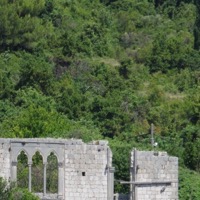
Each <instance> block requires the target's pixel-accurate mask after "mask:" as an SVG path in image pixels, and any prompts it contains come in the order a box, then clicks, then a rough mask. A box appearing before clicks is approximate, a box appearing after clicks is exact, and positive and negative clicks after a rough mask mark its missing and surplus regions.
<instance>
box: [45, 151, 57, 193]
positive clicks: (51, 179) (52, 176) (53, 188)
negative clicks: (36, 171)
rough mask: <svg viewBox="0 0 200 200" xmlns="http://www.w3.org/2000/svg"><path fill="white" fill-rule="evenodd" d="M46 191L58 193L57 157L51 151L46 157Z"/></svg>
mask: <svg viewBox="0 0 200 200" xmlns="http://www.w3.org/2000/svg"><path fill="white" fill-rule="evenodd" d="M46 183H47V185H46V189H47V193H58V159H57V157H56V155H55V154H54V153H53V152H52V153H51V154H50V155H49V156H48V158H47V178H46Z"/></svg>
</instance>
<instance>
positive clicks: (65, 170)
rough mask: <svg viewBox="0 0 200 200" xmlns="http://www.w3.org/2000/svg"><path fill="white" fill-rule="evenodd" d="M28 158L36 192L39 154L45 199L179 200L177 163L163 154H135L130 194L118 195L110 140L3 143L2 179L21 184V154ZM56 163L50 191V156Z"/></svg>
mask: <svg viewBox="0 0 200 200" xmlns="http://www.w3.org/2000/svg"><path fill="white" fill-rule="evenodd" d="M22 152H23V153H24V155H25V156H26V157H27V171H28V177H27V188H28V189H29V191H32V192H35V191H33V184H32V182H33V180H34V178H35V177H34V173H33V172H34V169H35V168H34V161H33V160H34V159H33V158H34V156H35V155H36V154H40V156H41V165H42V179H43V180H42V187H41V188H40V189H41V191H42V192H41V191H40V192H39V193H37V195H38V196H39V197H40V198H41V199H51V200H55V199H62V200H113V199H117V200H120V199H126V200H128V199H130V200H177V199H178V159H177V158H175V157H170V156H168V155H167V154H166V153H162V152H158V153H155V152H151V151H149V152H143V151H137V150H133V151H132V152H131V159H130V160H131V166H130V182H123V181H121V184H129V185H130V188H131V191H130V194H128V195H121V194H114V167H112V152H111V150H110V148H109V146H108V142H107V141H96V142H91V143H88V144H86V143H83V142H82V141H81V140H66V139H41V138H40V139H3V138H2V139H0V177H3V178H5V179H7V180H10V181H15V182H17V179H18V170H19V155H21V153H22ZM50 155H53V156H54V157H55V159H56V163H57V166H56V169H57V179H56V181H57V189H56V191H54V192H51V191H50V190H49V189H48V187H49V186H48V177H49V176H48V172H49V168H48V166H49V165H50V163H49V162H50V161H49V156H50Z"/></svg>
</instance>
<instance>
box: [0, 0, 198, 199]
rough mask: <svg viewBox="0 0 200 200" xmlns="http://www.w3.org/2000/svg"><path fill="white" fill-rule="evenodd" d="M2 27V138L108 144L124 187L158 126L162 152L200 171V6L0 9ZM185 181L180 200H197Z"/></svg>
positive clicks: (23, 1)
mask: <svg viewBox="0 0 200 200" xmlns="http://www.w3.org/2000/svg"><path fill="white" fill-rule="evenodd" d="M0 21H1V24H0V137H21V138H23V137H55V138H58V137H63V138H78V139H83V140H84V141H91V140H97V139H104V138H107V139H108V140H110V143H111V147H112V149H113V152H114V164H115V167H116V168H117V170H118V171H117V173H116V179H124V180H127V178H128V177H129V175H128V168H129V167H128V161H127V160H126V159H127V158H128V153H129V151H130V149H131V148H133V147H138V148H140V149H148V148H149V143H150V140H149V129H150V124H151V123H154V125H155V139H156V141H158V143H159V150H166V151H168V152H169V153H170V154H172V155H175V156H178V157H179V161H180V165H181V166H183V167H188V168H190V169H193V170H196V171H199V153H198V149H199V131H198V130H199V124H200V121H199V113H200V106H199V102H200V99H199V98H200V96H199V94H200V91H199V85H200V82H199V77H200V71H199V68H200V66H199V63H200V60H199V59H200V56H199V54H200V53H199V51H198V49H199V2H198V1H192V0H173V1H172V0H166V1H163V0H155V1H153V0H141V1H139V0H124V1H120V0H100V1H99V0H93V1H92V0H90V1H88V0H81V1H78V0H73V1H64V0H32V1H31V0H18V1H14V0H12V1H10V0H9V1H8V0H2V1H0ZM124 155H127V156H124ZM23 159H24V158H23ZM121 163H127V165H124V166H122V165H121ZM23 167H24V165H23V163H22V164H21V166H19V168H20V169H22V168H23ZM183 172H184V171H183ZM181 173H182V172H181ZM26 176H27V169H26V167H25V168H24V170H22V173H21V180H23V179H24V178H25V177H26ZM52 176H56V174H53V175H52ZM182 181H183V182H182ZM185 181H186V180H185V179H182V178H181V182H180V184H181V187H180V189H181V190H180V199H184V198H186V199H189V198H192V199H195V198H196V199H198V198H200V197H199V196H198V193H196V191H195V192H194V193H192V195H193V196H191V197H190V196H187V195H185V192H186V191H189V189H187V188H186V186H185V185H184V184H185ZM52 182H53V181H52ZM186 182H187V181H186ZM24 183H26V181H25V182H24ZM188 184H189V186H188V188H190V187H191V185H192V183H191V182H190V181H188ZM26 186H27V183H26ZM24 187H25V186H24ZM48 187H49V190H52V191H54V189H55V188H54V187H53V186H52V185H49V186H48ZM116 190H117V191H125V192H127V191H128V189H127V188H123V187H121V186H120V185H119V184H117V183H116ZM188 193H189V192H188ZM17 194H19V196H20V195H22V194H24V192H23V191H20V192H18V193H17ZM195 195H196V196H195ZM16 196H17V195H16ZM27 198H28V197H27Z"/></svg>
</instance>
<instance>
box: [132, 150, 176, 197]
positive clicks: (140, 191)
mask: <svg viewBox="0 0 200 200" xmlns="http://www.w3.org/2000/svg"><path fill="white" fill-rule="evenodd" d="M131 182H133V183H134V184H132V187H131V190H132V191H131V194H132V196H131V199H133V200H177V199H178V158H176V157H171V156H168V155H167V153H166V152H153V151H137V150H134V151H132V153H131Z"/></svg>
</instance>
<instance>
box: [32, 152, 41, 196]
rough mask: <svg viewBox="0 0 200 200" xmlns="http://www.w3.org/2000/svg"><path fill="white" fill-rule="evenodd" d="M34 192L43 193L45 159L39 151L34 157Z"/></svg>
mask: <svg viewBox="0 0 200 200" xmlns="http://www.w3.org/2000/svg"><path fill="white" fill-rule="evenodd" d="M32 161H33V164H32V174H31V176H32V191H33V192H37V193H41V192H43V158H42V155H41V154H40V152H39V151H37V152H36V153H35V154H34V156H33V157H32Z"/></svg>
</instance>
